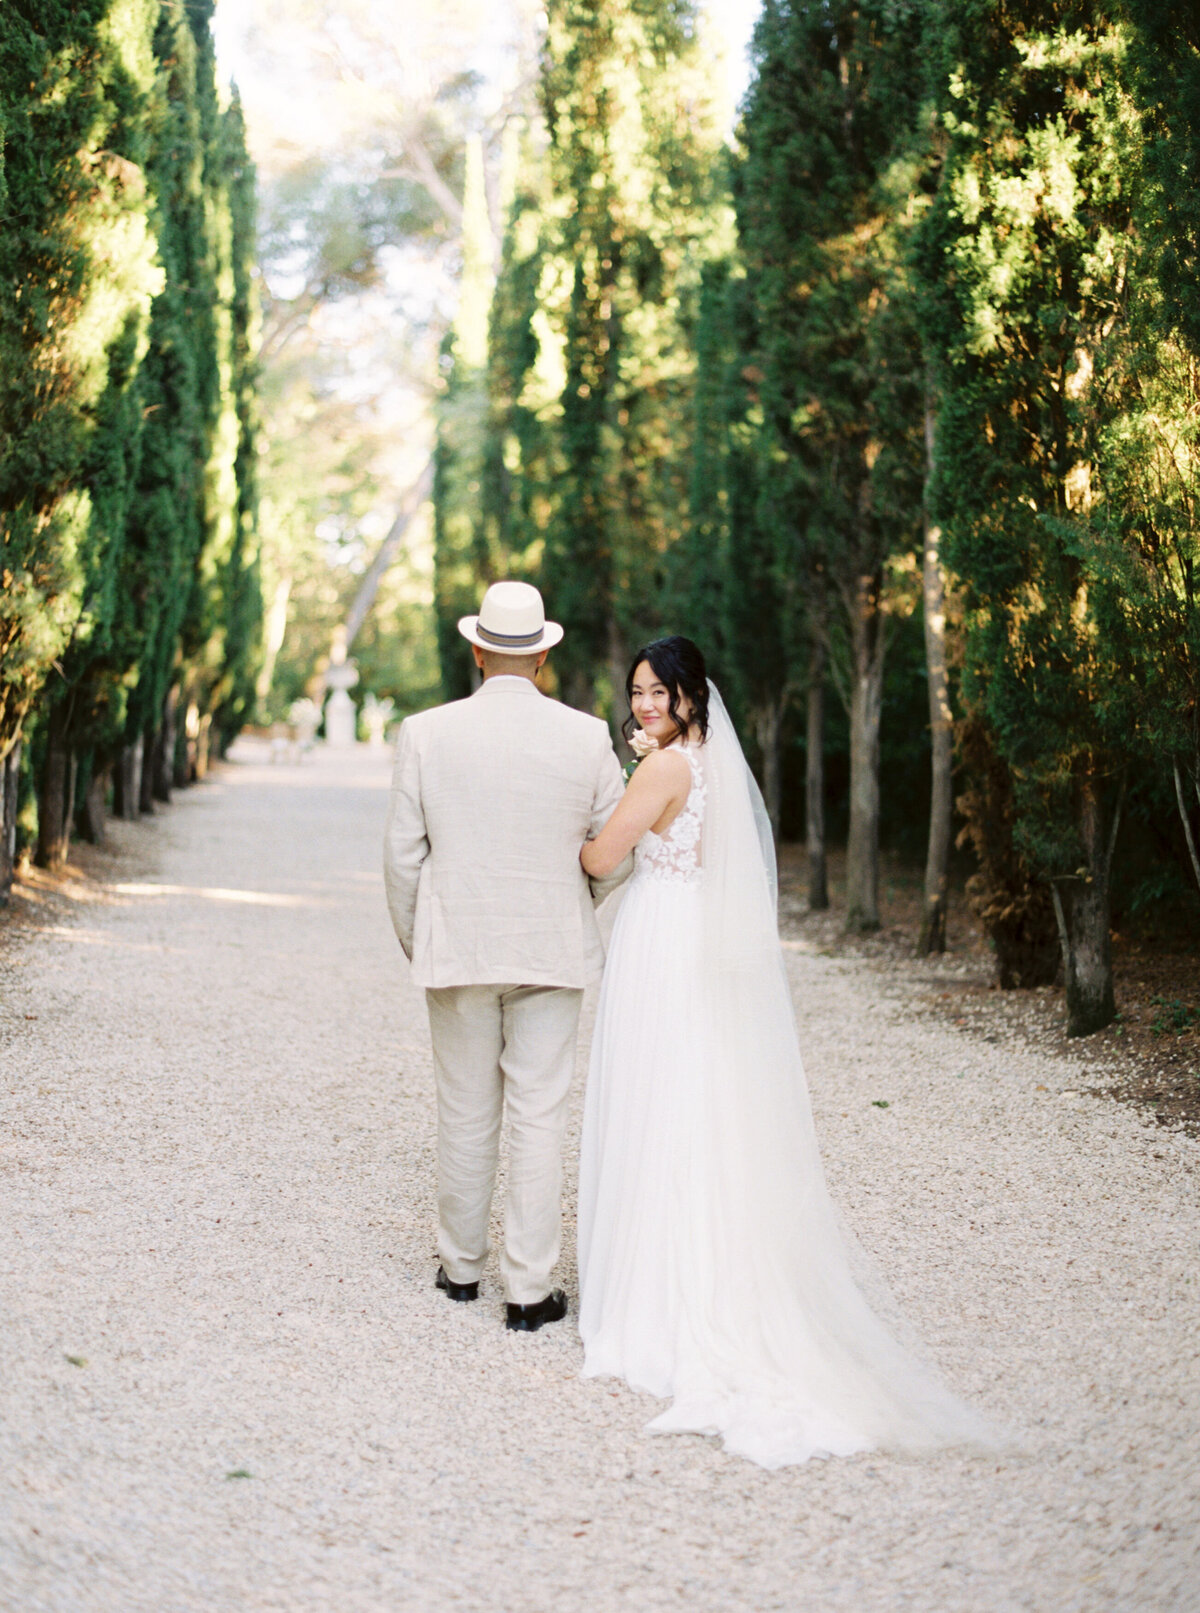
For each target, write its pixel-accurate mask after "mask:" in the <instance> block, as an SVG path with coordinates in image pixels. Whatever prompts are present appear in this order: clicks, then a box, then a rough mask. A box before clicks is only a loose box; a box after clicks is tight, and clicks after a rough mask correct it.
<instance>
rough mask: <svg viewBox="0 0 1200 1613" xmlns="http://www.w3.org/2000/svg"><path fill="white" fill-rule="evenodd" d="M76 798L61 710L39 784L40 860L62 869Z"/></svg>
mask: <svg viewBox="0 0 1200 1613" xmlns="http://www.w3.org/2000/svg"><path fill="white" fill-rule="evenodd" d="M74 800H75V758H74V756H73V755H72V753H71V748H70V746H69V745H68V743H67V736H66V728H65V724H64V723H63V721H62V719H61V717H60V715H59V714H58V712H55V713H54V715H53V716H51V718H50V722H49V725H48V732H47V737H46V759H45V761H44V762H43V763H42V776H41V779H40V781H39V786H38V843H37V862H38V866H39V867H41V868H61V867H62V866H63V864H64V863H65V862H66V860H67V852H68V851H69V850H70V846H71V809H72V806H73V805H74Z"/></svg>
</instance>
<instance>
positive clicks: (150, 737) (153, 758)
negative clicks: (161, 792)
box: [138, 728, 163, 812]
mask: <svg viewBox="0 0 1200 1613" xmlns="http://www.w3.org/2000/svg"><path fill="white" fill-rule="evenodd" d="M162 742H163V736H162V729H161V728H147V730H146V732H145V734H144V735H143V737H142V771H141V778H140V779H139V781H138V810H139V811H141V812H153V811H154V795H155V790H154V780H155V779H156V778H157V776H158V771H159V768H160V766H161V765H162V758H161V755H160V752H161V750H162Z"/></svg>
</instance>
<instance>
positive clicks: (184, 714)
mask: <svg viewBox="0 0 1200 1613" xmlns="http://www.w3.org/2000/svg"><path fill="white" fill-rule="evenodd" d="M167 702H168V704H169V705H170V707H171V727H172V730H173V733H174V736H175V743H174V745H173V747H172V749H171V750H170V751H169V752H168V753H167V765H168V767H169V769H170V775H171V783H172V785H173V786H174V787H175V788H176V789H178V790H186V789H187V787H188V785H189V784H190V783H191V782H192V780H193V779H194V778H195V776H196V775H195V771H194V769H193V766H192V763H193V761H194V758H195V749H196V746H195V727H196V724H197V723H198V722H199V720H200V712H199V709H198V707H197V706H196V705H195V704H194V703H193V702H192V701H189V700H187V699H186V697H183V698H181V697H180V695H179V693H178V691H176V690H172V692H171V693H170V694H169V695H168V696H167ZM181 718H182V720H180V719H181Z"/></svg>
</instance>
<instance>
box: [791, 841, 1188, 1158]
mask: <svg viewBox="0 0 1200 1613" xmlns="http://www.w3.org/2000/svg"><path fill="white" fill-rule="evenodd" d="M806 877H807V865H806V862H805V859H804V851H803V847H801V846H785V847H784V848H783V851H782V854H781V857H780V917H781V924H782V927H783V929H784V932H785V934H789V935H791V936H793V937H794V938H796V939H802V940H805V941H807V942H809V943H815V944H816V945H817V946H818V947H819V948H820V950H821V951H822V952H824V953H825V954H826V955H828V956H830V957H848V958H849V957H854V958H864V959H867V960H868V961H869V962H870V963H871V964H872V965H873V966H874V967H875V968H877V969H878V970H879V971H880V972H881V973H883V974H886V975H888V976H890V977H891V978H892V979H893V981H894V983H895V985H896V986H897V987H899V986H901V984H903V985H904V986H906V987H908V988H909V989H908V990H907V991H906V992H905V996H906V998H907V999H908V1001H909V1003H910V1006H911V1008H912V1010H913V1011H914V1012H915V1013H921V1014H929V1015H931V1016H934V1017H936V1018H939V1019H941V1020H943V1021H947V1022H949V1023H951V1024H953V1025H955V1026H957V1027H959V1028H961V1029H962V1030H963V1031H964V1032H965V1033H966V1034H968V1035H970V1036H974V1037H978V1038H981V1039H982V1040H984V1041H986V1042H1009V1041H1013V1040H1019V1041H1021V1042H1023V1043H1024V1044H1026V1045H1028V1046H1032V1047H1036V1048H1037V1049H1038V1050H1040V1051H1042V1052H1048V1053H1056V1054H1060V1055H1062V1056H1064V1057H1066V1058H1068V1059H1070V1060H1071V1061H1072V1062H1073V1063H1075V1064H1076V1065H1077V1066H1078V1068H1079V1090H1080V1091H1081V1092H1087V1093H1089V1094H1091V1095H1093V1096H1098V1097H1099V1096H1104V1097H1111V1098H1115V1099H1116V1100H1117V1101H1118V1102H1121V1103H1129V1104H1133V1105H1135V1106H1138V1107H1145V1108H1147V1109H1149V1110H1151V1111H1152V1112H1153V1114H1154V1118H1155V1119H1156V1120H1157V1121H1158V1123H1159V1124H1160V1125H1162V1126H1172V1127H1174V1126H1180V1127H1183V1128H1184V1129H1186V1130H1188V1131H1190V1132H1192V1133H1193V1134H1196V1133H1200V957H1198V956H1197V955H1196V954H1195V953H1194V952H1187V951H1182V950H1177V949H1176V948H1175V947H1173V946H1172V945H1171V942H1170V940H1169V939H1168V940H1167V941H1165V942H1164V943H1163V944H1161V945H1150V944H1148V943H1147V942H1145V941H1144V940H1135V939H1133V938H1130V937H1128V936H1123V935H1121V934H1116V935H1114V937H1113V975H1114V989H1115V993H1116V999H1117V1018H1116V1021H1115V1023H1114V1024H1112V1025H1110V1026H1109V1027H1108V1029H1107V1030H1103V1031H1100V1032H1098V1033H1097V1034H1096V1035H1094V1036H1087V1037H1081V1038H1075V1039H1072V1038H1069V1037H1068V1036H1067V1033H1066V1024H1067V1010H1066V1002H1065V999H1064V995H1063V991H1062V987H1061V986H1047V987H1042V988H1039V989H1036V990H1033V991H1001V990H999V988H998V987H997V986H996V983H995V968H994V965H993V961H992V955H991V951H990V948H989V944H988V940H987V937H986V935H985V934H984V933H983V929H982V927H981V925H980V924H979V921H978V919H976V917H975V916H974V914H973V913H972V912H971V910H970V907H969V905H968V903H967V900H966V896H965V894H964V892H963V882H962V880H961V879H960V880H958V881H957V882H956V883H955V885H954V888H953V889H952V892H951V899H950V913H949V922H948V926H947V940H948V945H947V950H946V952H945V954H944V955H942V956H941V957H934V958H918V957H917V956H916V955H915V953H914V947H915V943H916V937H917V931H918V928H919V925H920V914H921V894H922V877H923V876H922V870H921V869H919V868H915V867H913V866H912V865H911V864H910V863H905V862H903V861H901V860H900V859H899V858H897V857H895V856H889V855H886V854H885V856H884V859H883V891H882V900H881V904H880V905H881V909H882V917H883V925H882V928H881V929H879V930H878V931H876V932H875V933H874V934H873V935H866V936H852V935H848V934H847V933H846V929H845V899H844V898H845V858H844V855H843V854H842V853H841V852H840V851H838V852H834V853H833V854H832V855H831V857H830V881H829V883H830V902H831V906H830V908H829V909H828V911H826V912H824V913H813V912H811V911H810V910H809V907H808V901H807V897H806V883H805V882H806ZM912 988H918V989H915V990H913V989H912ZM1114 1070H1115V1071H1116V1072H1117V1073H1116V1077H1115V1079H1114V1073H1113V1072H1114Z"/></svg>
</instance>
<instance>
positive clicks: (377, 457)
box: [0, 0, 1200, 1033]
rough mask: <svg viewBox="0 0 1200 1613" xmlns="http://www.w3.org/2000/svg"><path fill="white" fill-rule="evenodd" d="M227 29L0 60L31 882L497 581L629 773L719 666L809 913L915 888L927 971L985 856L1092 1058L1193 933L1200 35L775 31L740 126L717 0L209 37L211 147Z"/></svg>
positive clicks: (478, 7) (1026, 14) (386, 11)
mask: <svg viewBox="0 0 1200 1613" xmlns="http://www.w3.org/2000/svg"><path fill="white" fill-rule="evenodd" d="M211 10H212V6H211V0H186V3H184V4H182V5H180V4H169V5H168V4H167V3H166V0H97V4H96V5H93V6H91V7H89V8H86V14H82V13H81V14H80V15H78V16H74V17H68V16H67V15H66V13H65V12H62V13H60V12H59V10H57V9H56V10H55V11H54V17H55V19H56V20H54V21H53V22H52V23H51V22H46V23H39V24H37V25H35V24H34V22H32V21H30V20H29V17H30V16H32V12H31V11H30V10H29V8H27V7H23V6H15V7H13V8H10V11H9V12H6V13H5V18H4V20H3V22H2V23H0V119H2V125H3V136H4V139H3V147H2V159H0V160H2V166H0V203H2V205H3V207H4V209H5V215H6V221H7V227H6V229H5V230H4V231H3V232H0V259H2V260H3V267H4V270H5V274H4V277H3V288H0V354H2V357H3V361H4V362H3V376H2V383H0V422H2V424H3V428H4V436H3V447H2V450H0V517H2V519H3V523H4V528H3V535H4V592H3V599H2V602H0V668H2V670H3V677H2V678H0V758H2V759H3V779H2V781H0V782H2V784H3V788H2V790H0V803H2V804H3V823H4V835H3V859H0V860H3V861H4V863H5V869H6V868H7V863H8V862H10V861H11V856H12V853H13V850H14V848H15V846H16V844H17V838H18V834H20V836H23V837H24V839H25V840H26V841H27V842H28V843H29V844H30V845H32V844H33V842H34V840H36V843H37V845H38V847H39V854H40V855H41V857H42V859H43V860H44V861H46V862H48V863H54V862H56V861H58V860H60V859H61V857H62V856H63V855H64V854H65V849H66V844H67V840H68V837H69V834H70V832H71V826H72V822H73V821H74V823H75V824H76V826H77V827H78V828H81V829H82V830H83V831H84V832H90V833H99V832H100V826H101V824H102V820H103V814H104V811H105V809H106V806H107V805H108V803H109V800H110V797H111V805H112V806H113V807H114V808H115V809H116V810H118V811H121V812H125V813H135V812H137V811H138V810H141V809H145V808H147V807H149V806H150V804H151V803H152V801H153V800H154V799H155V798H156V796H163V795H165V794H167V793H169V790H170V789H171V788H172V786H173V785H174V784H176V783H180V782H184V781H185V780H186V779H188V778H190V777H195V776H198V775H199V774H201V773H202V772H203V770H204V767H205V765H206V761H207V756H208V753H209V750H210V748H212V747H214V746H215V747H216V748H217V749H220V748H221V747H222V746H223V745H224V744H225V743H227V742H228V739H229V738H230V737H231V736H232V735H233V734H234V733H235V732H236V731H237V730H238V728H239V727H240V726H241V725H242V724H243V723H245V722H246V721H247V720H249V719H250V718H252V717H254V718H257V719H258V720H259V721H273V720H278V719H279V718H281V717H282V716H283V715H284V714H286V712H287V710H288V708H289V707H290V706H291V704H292V702H293V701H295V700H296V699H297V698H298V697H300V696H303V695H308V696H314V695H316V696H319V695H320V693H321V690H322V686H323V673H324V667H325V665H326V663H327V660H328V656H329V652H330V647H331V645H332V643H333V641H334V637H335V634H337V633H339V632H340V633H342V634H343V635H344V634H345V633H346V631H347V628H348V627H349V629H350V631H351V632H352V633H354V634H355V635H356V636H355V643H354V646H353V650H354V653H355V654H356V656H357V659H358V663H359V672H360V692H361V693H362V694H363V695H367V694H369V695H371V696H372V697H373V698H375V699H379V700H384V701H386V700H391V701H392V702H393V703H394V709H395V711H396V713H397V715H402V714H403V713H404V712H406V711H411V710H414V709H417V708H418V707H420V706H422V705H426V704H429V703H431V702H432V701H434V700H436V699H438V698H442V697H449V696H455V695H459V694H464V693H466V692H468V691H469V689H470V687H471V682H470V679H471V667H470V662H469V660H468V659H467V658H466V657H465V656H464V655H463V654H462V646H461V643H460V641H459V639H458V635H457V633H456V631H455V623H456V621H457V618H458V616H459V615H461V614H463V613H464V612H465V611H468V610H470V609H471V608H472V607H473V606H474V605H475V603H476V601H477V599H478V596H479V593H480V591H481V589H482V588H483V587H484V586H486V584H487V583H488V582H489V581H491V580H493V579H494V578H496V577H499V576H504V575H508V576H519V577H525V578H528V579H530V580H532V581H534V582H537V583H538V584H539V585H541V586H542V587H543V588H544V590H545V592H546V596H547V603H548V606H549V609H550V612H551V614H552V615H554V616H555V617H557V618H558V619H559V620H561V621H563V623H564V624H565V626H566V628H567V635H566V639H565V641H564V643H563V645H562V647H561V649H560V650H559V651H558V652H556V654H555V656H554V657H553V660H552V664H551V671H550V674H549V680H550V681H549V684H548V687H549V688H550V690H551V691H552V692H553V693H556V694H558V695H561V696H563V697H564V698H567V699H569V700H571V701H573V702H575V703H576V704H579V705H582V706H585V707H587V708H589V709H592V710H595V711H597V712H599V713H601V714H602V715H604V716H606V717H607V718H608V719H609V720H610V721H611V722H612V723H613V724H614V727H615V725H616V723H617V722H618V721H619V719H620V717H621V716H622V715H623V708H622V702H621V688H620V686H621V682H622V679H623V675H624V671H625V665H626V661H627V659H628V656H629V654H630V652H631V650H632V648H633V647H634V646H635V645H636V644H637V643H639V642H641V641H642V640H643V639H644V638H646V637H649V636H653V635H655V634H657V633H660V632H669V631H686V632H688V633H690V634H691V635H692V636H694V637H695V638H697V639H698V640H699V641H700V642H701V643H702V644H703V646H704V647H705V649H706V652H707V653H708V654H709V656H710V660H711V664H712V667H713V671H714V674H715V676H716V678H717V680H718V681H719V682H720V683H721V684H722V686H723V687H724V689H725V692H726V694H727V697H728V699H729V702H730V705H731V709H732V710H733V711H734V713H735V716H736V718H737V720H738V722H739V724H740V726H741V729H742V732H743V734H744V736H745V739H746V742H747V745H748V749H749V751H750V753H751V755H752V757H753V760H754V763H755V765H756V766H757V767H758V769H759V771H760V774H761V777H762V781H763V785H764V790H765V793H766V796H767V800H768V804H769V807H770V811H771V816H772V820H773V822H774V824H775V827H776V831H777V833H779V834H781V835H783V836H785V837H797V836H799V835H801V834H803V835H805V836H806V838H807V841H808V854H809V863H810V882H809V895H810V900H811V902H812V904H813V905H814V906H820V905H823V904H824V903H825V901H826V900H827V876H826V866H825V845H826V837H827V834H828V835H830V836H832V837H833V838H835V839H837V838H841V837H842V836H843V835H845V836H846V837H847V841H848V849H847V884H848V891H847V898H848V903H847V905H848V919H849V922H850V924H851V925H852V926H853V927H854V928H858V929H871V928H873V927H874V926H876V925H877V924H879V923H880V921H881V897H880V878H879V853H880V846H881V844H883V843H887V842H890V843H891V844H892V845H894V846H901V847H903V848H904V849H905V851H906V852H908V853H910V854H912V855H913V856H914V857H915V856H917V855H919V854H921V853H922V852H924V853H925V856H926V908H925V920H924V923H923V925H922V934H921V937H920V940H919V945H920V947H921V949H922V950H928V949H931V948H933V949H936V948H939V947H940V946H942V945H944V944H945V894H946V889H947V880H948V871H949V859H950V853H951V844H950V842H951V835H952V832H953V828H954V826H955V825H957V827H958V830H959V841H960V844H961V846H962V847H963V850H964V853H965V854H968V855H970V856H972V857H973V859H974V873H973V876H972V879H971V881H970V890H971V892H972V899H973V900H974V902H975V904H976V908H977V911H978V913H979V915H980V917H981V919H982V921H983V923H984V925H985V927H986V929H987V931H988V934H989V936H990V938H991V941H992V943H993V946H994V948H995V952H996V959H997V973H998V977H999V980H1000V983H1001V984H1002V985H1005V986H1019V985H1030V984H1035V983H1037V982H1040V981H1049V980H1053V979H1054V978H1055V977H1056V975H1057V974H1058V973H1059V971H1060V970H1061V971H1062V972H1063V976H1064V978H1065V983H1066V987H1067V996H1068V1005H1069V1012H1070V1021H1071V1028H1072V1030H1073V1031H1075V1032H1077V1033H1085V1032H1087V1031H1089V1030H1091V1029H1094V1028H1096V1027H1098V1026H1100V1025H1103V1024H1104V1023H1105V1022H1106V1021H1107V1019H1109V1018H1110V1017H1111V1015H1112V1013H1113V1009H1114V1004H1113V995H1112V972H1111V962H1110V958H1109V937H1110V933H1111V929H1112V925H1113V922H1114V919H1118V920H1119V921H1120V922H1123V923H1125V922H1135V921H1136V920H1137V916H1138V915H1139V913H1142V912H1145V911H1148V910H1150V908H1151V907H1153V908H1154V910H1155V911H1160V912H1164V913H1170V914H1171V915H1172V922H1177V923H1178V924H1179V925H1181V926H1183V927H1185V928H1186V927H1187V926H1193V927H1194V924H1195V907H1196V902H1197V901H1198V900H1200V852H1198V850H1197V846H1198V844H1200V833H1198V832H1197V826H1196V820H1197V815H1198V813H1200V673H1198V672H1197V666H1198V665H1200V616H1198V612H1197V604H1196V562H1197V548H1196V545H1197V539H1196V487H1197V465H1198V447H1197V442H1198V435H1197V433H1198V419H1200V410H1198V406H1197V395H1198V394H1197V376H1198V374H1200V292H1198V291H1197V284H1198V281H1197V266H1198V261H1200V249H1198V248H1197V240H1198V239H1200V200H1198V195H1200V193H1198V192H1197V190H1196V187H1195V184H1194V173H1195V169H1196V163H1197V160H1200V113H1198V111H1197V108H1198V107H1200V25H1198V23H1197V20H1196V16H1195V13H1194V8H1193V7H1190V6H1188V5H1186V4H1184V3H1183V0H1111V3H1110V0H1077V3H1072V4H1071V5H1069V6H1066V7H1065V8H1064V7H1063V6H1061V5H1051V4H1049V3H1048V0H1047V3H1045V4H1038V5H1034V6H1032V7H1026V8H1024V9H1023V10H1022V11H1021V12H1020V14H1019V15H1018V14H1017V13H1016V12H1012V11H1011V10H1005V9H1004V8H1001V7H997V6H993V5H989V4H985V3H982V0H905V3H904V4H900V5H897V4H894V3H892V0H858V3H856V4H854V5H848V4H847V5H841V4H838V3H831V0H764V3H763V6H762V9H761V14H760V15H759V17H758V22H757V28H756V32H755V35H754V41H753V49H752V52H751V60H750V64H749V66H750V79H749V82H748V84H747V86H746V89H745V93H744V96H743V98H742V101H741V107H740V112H739V114H738V117H737V120H736V122H735V123H734V124H733V125H732V126H731V121H730V113H729V107H728V104H727V103H728V96H727V95H726V93H725V89H724V83H725V78H724V69H723V68H722V66H721V33H722V26H721V25H722V20H724V23H725V24H726V32H727V31H728V28H727V25H728V22H729V19H730V18H732V17H733V16H734V15H735V12H736V14H737V15H738V16H742V12H741V11H740V10H738V9H737V8H735V7H733V6H732V5H731V4H730V3H729V0H724V3H722V4H716V3H715V0H714V3H713V4H712V5H710V6H709V7H707V8H705V7H702V6H697V5H693V4H692V3H690V0H604V3H603V4H594V3H585V0H549V3H548V4H546V5H545V6H544V7H539V6H537V5H535V4H533V3H532V0H510V3H508V4H505V5H501V6H495V5H488V4H485V3H483V0H445V3H441V4H438V5H433V4H428V5H416V6H412V7H406V8H404V10H403V14H402V17H401V16H400V14H398V13H396V12H395V11H394V10H393V9H391V8H387V7H383V6H381V5H378V4H375V3H373V0H222V10H221V13H220V19H219V37H220V40H221V49H222V52H223V63H224V66H223V68H222V71H226V70H231V71H233V72H234V73H235V75H236V76H237V78H238V80H239V85H240V94H239V95H232V94H227V93H226V92H225V91H224V90H223V89H222V88H221V87H220V75H219V73H218V69H217V63H216V60H215V58H214V52H213V42H212V36H211V32H210V18H211ZM736 55H737V51H736V46H735V47H734V50H733V56H734V57H736ZM735 70H736V62H735ZM247 145H249V147H250V148H251V151H252V153H253V156H254V158H255V161H256V163H257V167H258V175H257V182H256V176H255V171H254V168H253V167H252V166H251V163H250V161H249V159H248V157H247V151H246V147H247ZM429 489H431V491H432V497H428V496H427V490H429ZM829 693H833V694H834V695H836V696H837V698H836V699H834V700H832V701H830V700H828V699H827V695H828V694H829ZM931 736H932V739H931ZM954 813H957V817H954ZM0 872H3V870H0ZM3 877H4V878H7V874H6V872H4V873H3Z"/></svg>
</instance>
